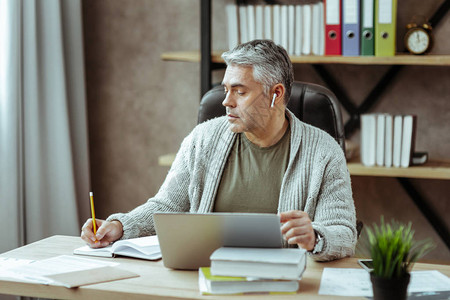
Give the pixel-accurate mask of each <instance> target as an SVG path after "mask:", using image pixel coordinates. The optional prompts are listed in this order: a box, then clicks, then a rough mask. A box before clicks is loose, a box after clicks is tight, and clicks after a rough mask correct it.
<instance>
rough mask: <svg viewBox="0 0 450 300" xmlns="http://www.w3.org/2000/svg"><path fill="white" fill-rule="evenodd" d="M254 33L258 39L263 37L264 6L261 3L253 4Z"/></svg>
mask: <svg viewBox="0 0 450 300" xmlns="http://www.w3.org/2000/svg"><path fill="white" fill-rule="evenodd" d="M255 34H256V39H258V40H261V39H263V38H264V7H263V6H262V5H256V6H255Z"/></svg>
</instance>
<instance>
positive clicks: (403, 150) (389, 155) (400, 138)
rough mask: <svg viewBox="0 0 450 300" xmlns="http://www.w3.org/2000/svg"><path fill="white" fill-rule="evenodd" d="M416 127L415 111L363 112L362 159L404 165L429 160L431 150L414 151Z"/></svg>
mask: <svg viewBox="0 0 450 300" xmlns="http://www.w3.org/2000/svg"><path fill="white" fill-rule="evenodd" d="M416 127H417V116H415V115H391V114H386V113H378V114H376V113H374V114H363V115H361V163H362V164H363V165H365V166H368V167H372V166H380V167H392V166H393V167H403V168H407V167H409V166H410V165H413V164H423V163H425V162H426V160H427V158H428V155H427V153H426V152H417V153H415V152H414V148H415V140H416Z"/></svg>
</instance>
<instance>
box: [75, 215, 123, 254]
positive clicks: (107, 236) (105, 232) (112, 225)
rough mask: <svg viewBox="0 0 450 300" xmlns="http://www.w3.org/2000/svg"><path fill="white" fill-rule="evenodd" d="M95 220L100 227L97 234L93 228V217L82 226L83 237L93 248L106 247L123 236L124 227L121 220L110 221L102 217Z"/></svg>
mask: <svg viewBox="0 0 450 300" xmlns="http://www.w3.org/2000/svg"><path fill="white" fill-rule="evenodd" d="M95 221H96V222H95V223H96V224H97V228H98V229H97V234H96V235H94V232H93V229H92V219H88V220H87V221H86V223H84V225H83V227H82V228H81V239H82V240H83V241H85V242H86V243H87V244H88V245H89V246H90V247H91V248H101V247H106V246H108V245H109V244H111V243H112V242H115V241H117V240H118V239H120V238H121V237H122V235H123V227H122V223H120V222H119V221H112V222H108V221H105V220H100V219H95Z"/></svg>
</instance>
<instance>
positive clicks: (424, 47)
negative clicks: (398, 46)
mask: <svg viewBox="0 0 450 300" xmlns="http://www.w3.org/2000/svg"><path fill="white" fill-rule="evenodd" d="M407 28H408V31H407V32H406V35H405V46H406V49H407V50H408V51H409V52H410V53H412V54H425V53H427V52H429V51H430V50H431V47H432V46H433V36H432V33H431V26H430V25H429V24H428V23H424V24H422V25H417V24H416V23H410V24H408V25H407Z"/></svg>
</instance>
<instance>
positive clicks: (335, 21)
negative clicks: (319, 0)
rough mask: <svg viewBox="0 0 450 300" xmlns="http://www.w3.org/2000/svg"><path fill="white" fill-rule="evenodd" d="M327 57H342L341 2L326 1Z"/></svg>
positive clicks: (339, 0) (336, 0) (337, 0)
mask: <svg viewBox="0 0 450 300" xmlns="http://www.w3.org/2000/svg"><path fill="white" fill-rule="evenodd" d="M324 6H325V55H342V37H341V28H342V27H341V26H342V18H341V13H342V7H341V0H324Z"/></svg>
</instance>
